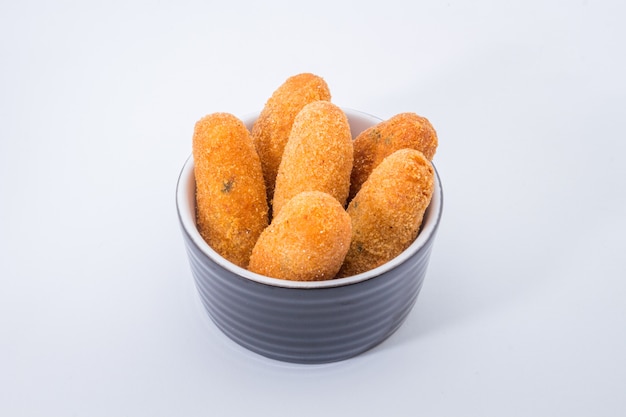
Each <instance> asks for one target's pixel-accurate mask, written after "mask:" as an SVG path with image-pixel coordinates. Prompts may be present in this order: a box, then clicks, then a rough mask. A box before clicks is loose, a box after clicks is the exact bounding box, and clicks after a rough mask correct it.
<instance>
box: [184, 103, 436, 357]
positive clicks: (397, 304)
mask: <svg viewBox="0 0 626 417" xmlns="http://www.w3.org/2000/svg"><path fill="white" fill-rule="evenodd" d="M343 110H344V111H345V113H346V115H347V117H348V120H349V122H350V128H351V131H352V136H353V137H356V136H357V135H358V134H359V133H360V132H361V131H363V130H364V129H366V128H367V127H369V126H372V125H374V124H376V123H378V122H380V119H378V118H376V117H373V116H370V115H367V114H365V113H361V112H358V111H354V110H350V109H345V108H344V109H343ZM256 116H257V115H253V116H251V117H248V118H245V119H243V121H244V123H246V125H247V126H248V128H251V127H252V123H254V120H255V119H256ZM442 203H443V194H442V189H441V183H440V179H439V175H438V174H437V171H436V169H435V190H434V193H433V197H432V200H431V203H430V206H429V207H428V209H427V210H426V213H425V215H424V220H423V223H422V230H421V231H420V233H419V235H418V237H417V239H416V240H415V241H414V242H413V243H412V244H411V245H410V246H409V248H407V249H406V250H405V251H404V252H402V253H401V254H400V255H398V256H397V257H396V258H395V259H393V260H391V261H390V262H388V263H386V264H384V265H382V266H380V267H378V268H376V269H373V270H371V271H368V272H364V273H362V274H359V275H355V276H352V277H346V278H339V279H334V280H329V281H316V282H298V281H287V280H281V279H275V278H269V277H266V276H262V275H259V274H255V273H253V272H250V271H248V270H246V269H243V268H240V267H238V266H237V265H235V264H233V263H231V262H229V261H227V260H226V259H224V258H223V257H221V256H220V255H218V254H217V253H216V252H215V251H214V250H213V249H211V247H210V246H209V245H208V244H207V243H206V242H205V241H204V240H203V239H202V237H201V236H200V233H199V232H198V229H197V228H196V222H195V181H194V176H193V158H192V157H189V159H188V160H187V161H186V162H185V165H184V166H183V169H182V171H181V173H180V177H179V179H178V184H177V188H176V207H177V210H178V217H179V221H180V225H181V229H182V232H183V238H184V242H185V246H186V250H187V254H188V256H189V261H190V265H191V271H192V275H193V278H194V280H195V284H196V288H197V290H198V293H199V295H200V299H201V300H202V303H203V304H204V307H205V308H206V310H207V312H208V314H209V316H210V317H211V319H212V320H213V322H214V323H215V325H216V326H217V327H219V328H220V329H221V330H222V331H223V332H224V333H225V334H226V335H228V336H229V337H230V338H231V339H232V340H234V341H235V342H237V343H239V344H241V345H242V346H244V347H246V348H248V349H250V350H252V351H254V352H257V353H259V354H261V355H264V356H267V357H270V358H273V359H277V360H281V361H286V362H296V363H324V362H333V361H339V360H344V359H347V358H350V357H353V356H355V355H358V354H359V353H362V352H364V351H366V350H368V349H370V348H372V347H374V346H376V345H377V344H379V343H381V342H382V341H384V340H385V339H387V338H388V337H389V336H390V335H391V334H392V333H393V332H394V331H395V330H396V329H398V327H399V326H400V325H401V324H402V323H403V322H404V320H405V319H406V317H407V315H408V314H409V312H410V311H411V309H412V308H413V306H414V304H415V301H416V299H417V296H418V294H419V292H420V289H421V288H422V284H423V282H424V277H425V275H426V269H427V266H428V261H429V258H430V253H431V249H432V246H433V243H434V240H435V235H436V233H437V228H438V225H439V221H440V219H441V213H442V208H443V206H442Z"/></svg>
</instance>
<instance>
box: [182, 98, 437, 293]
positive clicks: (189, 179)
mask: <svg viewBox="0 0 626 417" xmlns="http://www.w3.org/2000/svg"><path fill="white" fill-rule="evenodd" d="M342 109H343V111H344V112H345V114H346V116H347V117H348V120H349V121H350V125H351V127H352V126H353V125H357V126H360V130H359V131H353V132H352V135H353V137H356V134H358V133H359V132H360V131H361V130H362V129H363V126H370V125H373V124H376V123H378V122H380V121H381V119H379V118H377V117H375V116H371V115H369V114H366V113H363V112H360V111H357V110H352V109H347V108H342ZM257 116H258V113H256V114H254V115H250V116H248V117H246V118H243V119H242V121H243V122H244V123H245V124H246V125H247V126H248V128H250V127H251V124H252V123H253V122H254V120H255V119H256V117H257ZM193 167H194V165H193V156H189V158H188V159H187V161H186V162H185V165H184V166H183V169H182V170H181V172H180V176H179V178H178V183H177V186H176V208H177V211H178V217H179V219H180V222H181V224H182V227H183V228H184V230H185V232H186V233H187V235H188V236H189V237H190V238H191V240H192V241H193V243H194V244H195V245H196V246H197V247H198V248H199V249H200V250H201V251H202V252H203V253H204V254H205V255H206V256H208V257H209V258H210V259H212V260H213V261H214V262H216V263H217V264H218V265H220V266H221V267H222V268H224V269H226V270H228V271H231V272H233V273H235V274H237V275H239V276H242V277H244V278H247V279H249V280H251V281H255V282H258V283H261V284H265V285H270V286H274V287H283V288H302V289H316V288H332V287H339V286H345V285H352V284H356V283H358V282H362V281H366V280H368V279H371V278H374V277H376V276H379V275H381V274H384V273H385V272H387V271H389V270H391V269H394V268H395V267H397V266H398V265H400V264H402V263H404V262H405V261H406V260H407V259H408V258H410V257H411V256H412V255H413V254H415V253H416V252H417V251H418V250H419V249H420V248H421V247H422V246H424V244H425V243H426V242H427V241H428V240H429V239H430V237H431V235H432V234H433V233H434V232H435V230H436V228H437V225H438V223H439V220H440V217H441V212H442V203H443V201H442V199H443V195H442V190H441V184H440V180H439V175H438V173H437V170H436V168H435V189H434V191H433V196H432V199H431V202H430V205H429V207H428V209H427V211H426V213H425V215H424V220H423V221H422V227H421V230H420V233H419V235H418V236H417V238H416V239H415V241H413V243H411V245H409V247H408V248H407V249H405V250H404V251H403V252H402V253H400V254H399V255H398V256H396V257H395V258H394V259H392V260H390V261H389V262H387V263H385V264H383V265H381V266H379V267H377V268H374V269H371V270H369V271H366V272H363V273H361V274H358V275H353V276H350V277H345V278H335V279H330V280H325V281H290V280H285V279H279V278H271V277H267V276H264V275H260V274H257V273H255V272H252V271H248V270H247V269H245V268H242V267H240V266H238V265H235V264H234V263H232V262H230V261H228V260H227V259H225V258H224V257H222V256H221V255H219V254H218V253H217V252H216V251H215V250H213V248H211V247H210V246H209V244H208V243H206V241H205V240H204V239H203V238H202V236H201V235H200V232H199V231H198V228H197V227H196V216H195V180H194V175H193ZM433 167H434V164H433Z"/></svg>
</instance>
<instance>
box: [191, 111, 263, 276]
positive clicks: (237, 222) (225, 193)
mask: <svg viewBox="0 0 626 417" xmlns="http://www.w3.org/2000/svg"><path fill="white" fill-rule="evenodd" d="M193 158H194V176H195V179H196V207H197V209H196V217H197V225H198V229H199V231H200V234H201V235H202V237H203V238H204V240H206V242H207V243H208V244H209V245H210V246H211V247H212V248H213V249H214V250H215V251H216V252H218V253H219V254H220V255H222V256H223V257H224V258H226V259H228V260H229V261H231V262H233V263H235V264H237V265H239V266H241V267H244V268H246V267H247V266H248V262H249V259H250V254H251V253H252V248H253V247H254V244H255V243H256V241H257V239H258V237H259V235H260V234H261V232H262V231H263V229H265V227H267V225H268V205H267V199H266V191H265V182H264V181H263V173H262V170H261V161H260V160H259V157H258V155H257V153H256V151H255V148H254V145H253V143H252V138H251V137H250V133H249V132H248V130H247V129H246V126H245V125H244V124H243V122H241V121H240V120H239V119H237V118H236V117H235V116H233V115H231V114H228V113H213V114H210V115H208V116H205V117H204V118H202V119H200V120H199V121H198V122H197V123H196V125H195V129H194V134H193Z"/></svg>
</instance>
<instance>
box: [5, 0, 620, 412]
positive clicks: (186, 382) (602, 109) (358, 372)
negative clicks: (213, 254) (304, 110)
mask: <svg viewBox="0 0 626 417" xmlns="http://www.w3.org/2000/svg"><path fill="white" fill-rule="evenodd" d="M624 4H625V3H624V2H621V1H619V0H616V1H612V2H610V1H596V0H583V1H563V2H555V1H530V2H529V1H520V2H496V1H472V2H467V3H465V2H459V1H453V0H450V1H441V2H436V1H430V2H403V1H395V0H386V1H382V2H371V1H367V0H359V1H352V2H341V1H320V0H316V1H312V2H309V3H302V4H300V3H298V2H295V1H283V2H280V1H259V2H252V1H251V2H250V3H245V2H237V1H229V2H226V1H221V2H216V1H204V2H195V3H194V2H188V1H177V2H171V4H166V2H156V1H155V2H147V1H146V2H144V3H141V2H137V1H107V2H85V1H46V2H44V1H41V2H37V1H13V2H9V1H2V3H1V4H0V57H1V65H0V280H1V281H0V415H3V416H37V415H42V416H43V415H45V416H144V415H145V416H195V415H214V416H217V415H220V416H230V415H233V416H235V415H236V416H257V415H258V416H266V415H267V416H270V415H271V416H316V417H317V416H332V415H351V416H352V415H354V416H357V415H358V416H368V415H384V416H402V415H428V416H439V415H441V416H452V415H455V416H565V415H567V416H623V415H625V414H626V399H625V397H624V392H626V268H625V266H624V260H623V252H624V249H625V248H626V244H625V238H624V236H625V232H626V220H625V217H626V216H625V213H626V210H625V209H626V198H625V196H626V191H625V186H626V167H625V164H624V158H626V145H625V143H626V135H625V133H626V129H625V128H624V125H625V120H626V82H625V74H626V53H625V51H626V45H625V40H626V29H624V26H623V25H624V20H625V19H626V9H625V7H626V6H624ZM299 72H314V73H316V74H318V75H320V76H322V77H324V79H325V80H326V81H327V83H328V84H329V86H330V88H331V92H332V94H333V101H334V102H335V103H336V104H339V105H341V106H345V107H350V108H354V109H358V110H362V111H365V112H367V113H370V114H374V115H376V116H379V117H381V118H389V117H391V116H393V115H394V114H397V113H400V112H405V111H412V112H416V113H418V114H421V115H423V116H426V117H428V118H429V119H430V121H431V122H432V123H433V125H434V126H435V128H436V129H437V132H438V135H439V140H440V146H439V150H438V152H437V155H436V156H435V159H434V162H435V164H436V166H437V168H438V170H439V173H440V175H441V179H442V182H443V187H444V193H445V203H444V216H443V220H442V224H441V227H440V231H439V235H438V238H437V241H436V244H435V248H434V251H433V255H432V258H431V264H430V268H429V271H428V275H427V277H426V282H425V285H424V287H423V290H422V292H421V294H420V296H419V299H418V303H417V305H416V307H415V308H414V310H413V311H412V313H411V314H410V316H409V318H408V319H407V321H406V322H405V324H404V325H403V326H402V327H401V328H400V330H398V331H397V332H396V333H395V334H394V335H393V336H392V337H391V338H390V339H388V340H387V341H386V342H384V343H383V344H381V345H379V346H378V347H376V348H374V349H373V350H371V351H369V352H367V353H365V354H363V355H361V356H359V357H357V358H354V359H351V360H347V361H344V362H340V363H334V364H327V365H319V366H317V365H316V366H301V365H293V364H285V363H281V362H277V361H273V360H269V359H265V358H263V357H260V356H257V355H256V354H253V353H250V352H248V351H247V350H245V349H243V348H240V347H239V346H238V345H236V344H235V343H233V342H231V341H230V339H228V338H226V337H225V336H224V335H223V334H222V333H220V331H219V330H217V328H216V327H215V326H214V325H213V324H212V322H211V321H210V319H209V318H208V317H207V316H206V315H205V314H204V311H203V310H202V307H201V305H200V303H199V301H198V298H197V296H196V293H195V289H194V287H193V281H192V278H191V273H190V269H189V266H188V263H187V258H186V254H185V251H184V247H183V241H182V236H181V234H180V230H179V226H178V223H177V217H176V210H175V203H174V189H175V185H176V179H177V176H178V173H179V171H180V169H181V168H182V165H183V163H184V161H185V159H186V158H187V156H188V155H189V154H190V152H191V134H192V130H193V125H194V123H195V121H196V120H197V119H199V118H200V117H202V116H203V115H205V114H207V113H211V112H216V111H226V112H230V113H233V114H235V115H237V116H240V117H243V116H245V115H247V114H249V113H251V112H255V111H258V110H260V109H261V107H262V106H263V105H264V104H265V101H266V100H267V98H269V96H270V95H271V93H272V92H273V91H274V89H275V88H277V87H278V86H279V85H280V84H281V83H282V82H283V81H284V80H285V79H286V78H287V77H288V76H291V75H294V74H297V73H299Z"/></svg>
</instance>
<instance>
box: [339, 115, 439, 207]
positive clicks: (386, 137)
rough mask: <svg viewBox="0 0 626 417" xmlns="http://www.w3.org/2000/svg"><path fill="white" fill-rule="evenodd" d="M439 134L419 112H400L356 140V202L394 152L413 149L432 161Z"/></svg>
mask: <svg viewBox="0 0 626 417" xmlns="http://www.w3.org/2000/svg"><path fill="white" fill-rule="evenodd" d="M437 144H438V139H437V132H435V129H434V128H433V126H432V125H431V124H430V122H429V121H428V119H426V118H425V117H421V116H418V115H417V114H415V113H400V114H397V115H395V116H393V117H391V118H390V119H388V120H385V121H383V122H380V123H378V124H377V125H375V126H372V127H370V128H368V129H366V130H364V131H363V132H361V133H360V134H359V135H358V136H357V137H356V139H355V140H354V167H353V168H352V176H351V178H350V197H349V199H352V198H353V197H354V196H355V195H356V193H357V192H358V191H359V189H360V188H361V185H362V184H363V183H364V182H365V180H367V178H368V177H369V175H370V174H371V172H372V171H373V170H374V168H376V167H377V166H378V164H380V163H381V162H382V160H383V159H385V158H386V157H387V156H389V155H391V154H392V153H393V152H395V151H397V150H399V149H403V148H411V149H416V150H418V151H421V152H422V153H423V154H424V156H426V158H427V159H428V160H432V159H433V156H434V155H435V152H436V150H437Z"/></svg>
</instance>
